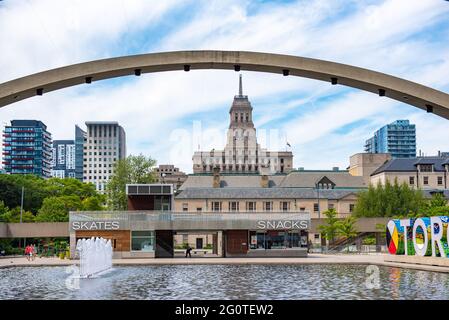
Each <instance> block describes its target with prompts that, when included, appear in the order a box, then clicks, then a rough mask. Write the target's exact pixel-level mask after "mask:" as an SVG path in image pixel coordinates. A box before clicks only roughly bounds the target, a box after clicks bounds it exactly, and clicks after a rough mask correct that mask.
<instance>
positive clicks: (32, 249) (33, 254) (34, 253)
mask: <svg viewBox="0 0 449 320" xmlns="http://www.w3.org/2000/svg"><path fill="white" fill-rule="evenodd" d="M36 254H37V252H36V247H35V246H34V244H32V245H31V254H30V256H31V260H32V261H34V259H36Z"/></svg>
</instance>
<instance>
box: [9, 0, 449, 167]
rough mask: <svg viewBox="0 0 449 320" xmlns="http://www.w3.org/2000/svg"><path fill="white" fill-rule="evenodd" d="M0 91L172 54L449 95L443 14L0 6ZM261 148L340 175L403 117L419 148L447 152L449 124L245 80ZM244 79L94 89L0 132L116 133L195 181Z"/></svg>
mask: <svg viewBox="0 0 449 320" xmlns="http://www.w3.org/2000/svg"><path fill="white" fill-rule="evenodd" d="M0 30H1V31H0V83H2V82H6V81H9V80H12V79H15V78H19V77H22V76H26V75H29V74H32V73H36V72H40V71H44V70H48V69H52V68H57V67H61V66H65V65H70V64H74V63H80V62H86V61H91V60H96V59H102V58H110V57H117V56H125V55H133V54H143V53H152V52H162V51H177V50H201V49H210V50H245V51H259V52H270V53H281V54H289V55H296V56H303V57H310V58H317V59H324V60H329V61H335V62H340V63H345V64H351V65H355V66H358V67H363V68H367V69H371V70H375V71H379V72H384V73H387V74H391V75H394V76H397V77H401V78H405V79H408V80H411V81H414V82H417V83H420V84H423V85H427V86H430V87H433V88H435V89H438V90H442V91H444V92H448V93H449V76H448V75H449V2H447V1H442V0H384V1H381V0H376V1H370V0H365V1H359V0H352V1H351V0H301V1H261V0H259V1H245V0H243V1H242V0H239V1H237V0H236V1H233V0H220V1H214V0H206V1H200V0H192V1H183V0H180V1H173V0H164V1H159V0H156V1H149V0H142V1H140V0H134V1H125V0H96V1H88V0H86V1H84V0H71V1H58V0H38V1H35V0H3V1H0ZM240 73H241V74H242V76H243V91H244V94H246V95H248V96H249V99H250V101H251V104H252V106H253V118H254V123H255V126H256V128H257V130H258V135H259V142H260V143H261V144H262V146H263V147H268V148H269V149H271V150H274V151H276V149H279V150H286V149H287V146H286V142H288V143H289V144H290V145H291V148H288V150H291V151H292V152H293V154H294V167H295V168H297V167H304V168H305V169H331V168H332V167H340V168H342V169H344V168H346V167H347V166H348V165H349V156H350V155H352V154H355V153H358V152H363V147H364V143H365V140H366V139H368V138H369V137H370V136H372V135H373V133H374V132H375V131H376V130H377V129H379V128H380V127H382V126H383V125H385V124H387V123H390V122H393V121H395V120H398V119H409V120H410V121H411V122H412V123H414V124H416V130H417V150H421V152H423V153H424V154H425V155H434V154H437V152H438V151H439V150H440V151H449V130H448V129H447V121H448V120H446V119H443V118H441V117H438V116H436V115H434V114H428V113H426V112H425V111H423V110H421V109H418V108H415V107H412V106H409V105H407V104H403V103H400V102H397V101H395V100H391V99H388V98H381V97H379V96H377V95H375V94H372V93H368V92H364V91H360V90H356V89H352V88H348V87H344V86H332V85H330V84H329V83H327V82H321V81H317V80H311V79H305V78H298V77H283V76H282V75H277V74H268V73H258V72H249V71H241V72H240ZM238 75H239V73H237V72H234V71H229V70H227V71H225V70H201V71H199V70H193V71H191V72H184V71H171V72H162V73H152V74H143V75H142V76H141V77H135V76H129V77H121V78H116V79H110V80H104V81H99V82H93V83H92V84H90V85H85V84H84V85H79V86H74V87H70V88H66V89H62V90H58V91H54V92H50V93H48V94H44V95H43V96H42V97H33V98H30V99H26V100H23V101H20V102H18V103H15V104H12V105H8V106H6V107H3V108H0V123H1V124H2V125H4V124H5V123H9V121H10V120H12V119H38V120H41V121H43V122H44V123H45V124H46V125H47V127H48V130H49V131H50V132H51V134H52V137H53V139H58V140H59V139H73V138H74V133H75V129H74V127H75V124H78V125H80V126H81V127H84V123H85V121H97V120H99V121H118V122H119V123H120V125H122V126H123V127H124V129H125V131H126V134H127V151H128V154H134V155H136V154H140V153H142V154H144V155H146V156H151V157H152V158H154V159H156V160H157V162H158V164H167V163H169V164H174V165H175V166H177V167H179V168H180V169H181V170H183V171H184V172H186V173H191V172H192V155H193V152H194V151H197V150H198V147H199V148H200V149H201V150H204V151H208V150H211V149H212V148H215V149H217V150H218V149H221V148H223V147H224V144H225V135H226V130H227V126H228V124H229V122H228V121H229V119H228V118H229V114H228V112H229V108H230V106H231V103H232V100H233V96H234V95H235V94H237V92H238Z"/></svg>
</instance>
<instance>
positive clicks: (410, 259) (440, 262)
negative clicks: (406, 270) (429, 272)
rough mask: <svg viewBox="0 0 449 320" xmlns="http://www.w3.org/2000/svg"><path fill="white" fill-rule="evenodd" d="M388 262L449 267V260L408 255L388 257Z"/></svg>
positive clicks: (386, 257)
mask: <svg viewBox="0 0 449 320" xmlns="http://www.w3.org/2000/svg"><path fill="white" fill-rule="evenodd" d="M385 261H386V262H395V263H411V264H422V265H427V266H438V267H449V258H442V257H421V256H406V255H386V256H385Z"/></svg>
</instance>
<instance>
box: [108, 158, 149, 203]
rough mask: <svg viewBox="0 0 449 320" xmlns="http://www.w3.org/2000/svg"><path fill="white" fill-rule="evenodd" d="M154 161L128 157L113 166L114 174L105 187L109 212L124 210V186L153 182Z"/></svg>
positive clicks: (125, 201)
mask: <svg viewBox="0 0 449 320" xmlns="http://www.w3.org/2000/svg"><path fill="white" fill-rule="evenodd" d="M155 165H156V161H155V160H153V159H152V158H151V157H148V158H147V157H145V156H144V155H142V154H140V155H138V156H133V155H130V156H128V157H126V158H125V159H122V160H118V161H117V162H116V163H115V164H114V173H113V175H112V176H111V177H110V180H109V183H108V184H107V187H106V194H107V204H108V207H109V208H110V209H111V210H126V209H127V200H126V190H125V188H126V184H130V183H152V182H155V181H156V180H157V179H156V174H155V172H154V167H155Z"/></svg>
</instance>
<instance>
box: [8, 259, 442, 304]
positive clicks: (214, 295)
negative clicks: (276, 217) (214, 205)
mask: <svg viewBox="0 0 449 320" xmlns="http://www.w3.org/2000/svg"><path fill="white" fill-rule="evenodd" d="M73 270H74V269H73V267H12V268H4V269H0V299H21V300H23V299H139V300H140V299H333V300H334V299H388V300H391V299H448V298H449V274H446V273H437V272H428V271H418V270H411V269H402V268H393V267H384V266H379V267H377V266H370V267H369V269H368V270H367V266H365V265H164V266H126V267H114V269H113V270H112V271H111V272H109V273H107V274H105V275H102V276H101V277H98V278H95V279H75V278H73V277H71V276H72V273H73Z"/></svg>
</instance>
